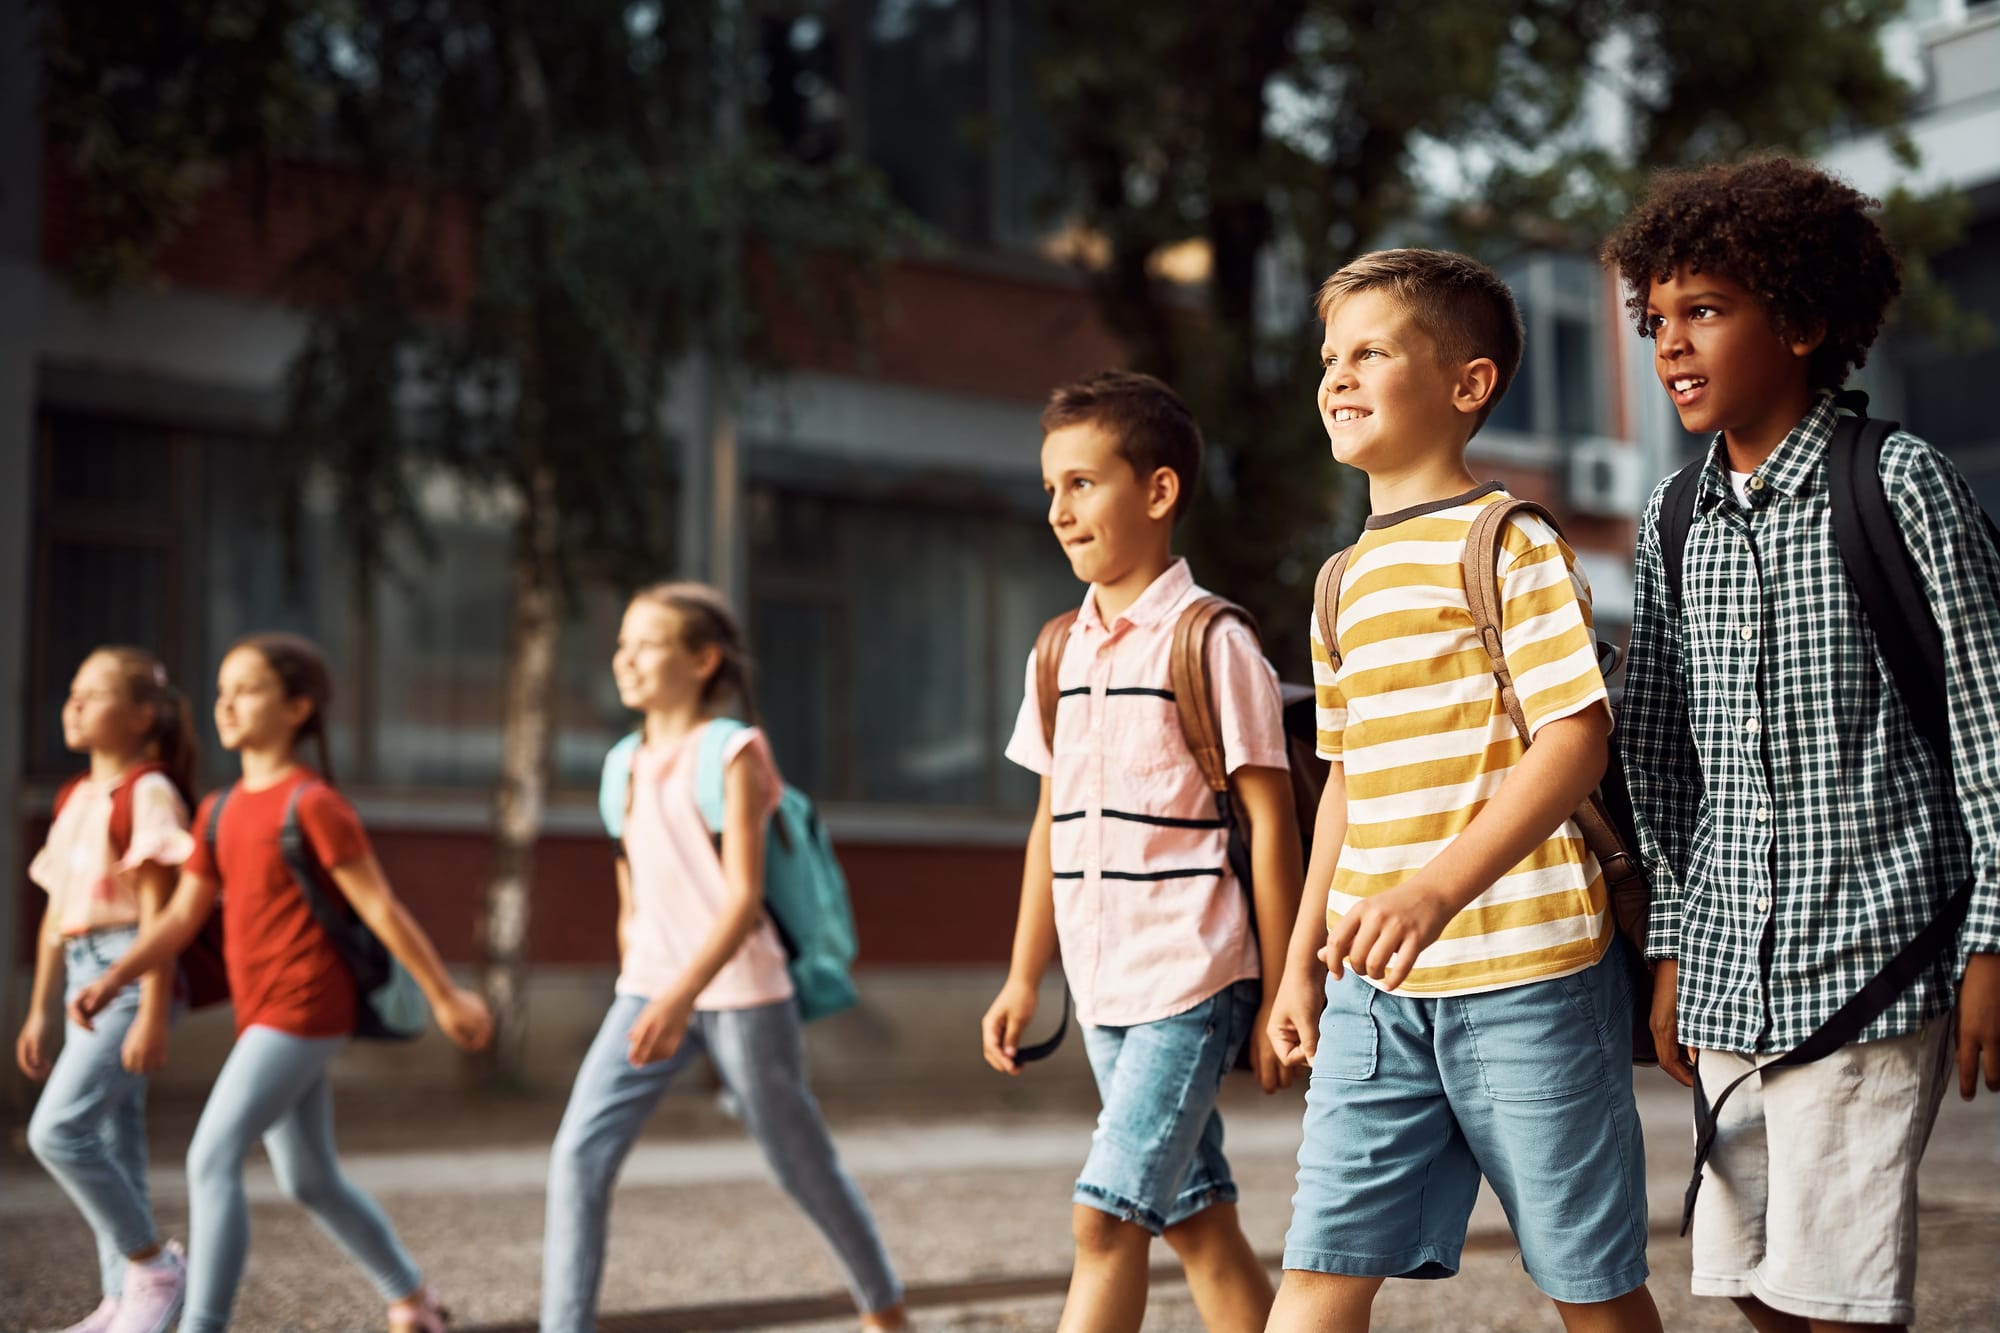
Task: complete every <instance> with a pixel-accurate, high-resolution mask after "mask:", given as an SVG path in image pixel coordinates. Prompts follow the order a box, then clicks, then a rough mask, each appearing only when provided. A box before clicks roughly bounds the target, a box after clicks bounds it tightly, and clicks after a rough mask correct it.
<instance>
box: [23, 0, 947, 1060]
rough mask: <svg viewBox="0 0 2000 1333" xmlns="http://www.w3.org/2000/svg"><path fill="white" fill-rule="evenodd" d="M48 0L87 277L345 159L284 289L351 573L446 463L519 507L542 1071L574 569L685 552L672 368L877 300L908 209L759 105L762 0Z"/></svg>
mask: <svg viewBox="0 0 2000 1333" xmlns="http://www.w3.org/2000/svg"><path fill="white" fill-rule="evenodd" d="M43 19H44V23H43V51H44V54H45V66H46V71H47V73H46V89H47V92H46V100H45V118H46V122H47V125H48V127H49V130H50V134H51V138H52V140H53V141H54V142H55V144H56V145H57V146H58V147H59V149H60V151H62V153H63V154H64V157H65V160H66V162H67V164H68V166H69V168H70V169H71V170H72V171H73V172H74V173H75V174H76V177H77V179H78V182H79V185H80V187H81V189H82V192H83V198H84V201H85V204H86V206H87V209H88V211H89V214H90V217H91V219H92V223H93V227H92V232H91V236H90V243H88V244H86V245H84V246H82V247H81V248H80V249H79V250H78V251H77V253H76V255H75V257H74V258H73V260H72V264H71V272H72V275H73V276H74V277H75V278H76V279H77V280H78V282H79V283H80V284H81V285H83V286H85V287H86V288H88V289H91V290H95V291H100V292H105V291H112V290H115V289H117V288H118V287H120V286H123V285H126V284H130V283H133V282H137V281H144V280H146V278H147V277H148V276H149V274H150V273H151V271H152V268H153V265H154V263H155V261H156V258H157V256H158V254H159V251H160V249H161V247H162V246H163V245H164V244H165V243H167V242H168V241H169V240H171V239H172V238H173V237H174V236H175V235H176V234H177V233H178V231H179V229H180V228H181V227H183V226H185V224H186V222H187V220H188V219H189V218H190V217H192V216H193V213H194V209H195V207H196V205H197V204H198V202H199V201H200V199H201V198H202V196H203V195H204V193H205V192H206V191H207V190H208V189H210V188H212V186H213V185H214V183H215V182H216V180H217V178H218V175H219V174H222V173H227V174H228V175H229V176H230V177H231V178H232V179H235V180H238V181H250V182H264V183H268V182H269V181H270V180H271V179H272V178H273V176H274V175H275V174H277V173H280V172H283V171H285V170H286V169H287V168H288V167H294V166H297V165H298V164H300V163H308V164H312V165H313V166H314V167H316V168H317V169H318V170H317V174H315V175H314V176H312V177H311V179H312V180H316V181H319V182H321V183H320V184H319V185H318V186H313V185H307V186H303V187H300V186H296V185H295V186H294V188H314V189H317V190H318V191H319V196H318V197H317V198H316V211H317V213H318V223H317V225H316V227H315V230H314V234H313V235H312V237H311V239H310V242H309V244H307V245H306V246H305V247H303V249H302V251H301V253H300V254H299V256H298V259H297V262H296V263H295V264H294V266H293V268H292V272H291V274H290V278H289V281H288V284H287V287H286V292H285V294H286V295H287V296H288V298H289V299H291V300H292V301H294V302H296V303H297V304H298V305H299V306H300V308H301V309H302V310H303V311H304V313H305V315H306V317H307V320H308V326H309V327H308V334H307V337H306V340H305V344H304V347H303V350H302V351H301V352H300V354H299V356H298V358H297V360H296V361H295V362H294V364H293V365H292V367H291V370H290V374H289V377H288V384H287V416H288V432H287V442H288V444H290V445H292V446H294V447H293V448H292V449H291V450H290V453H291V455H292V457H293V458H294V459H295V460H296V461H297V462H298V464H299V466H300V468H301V469H302V470H303V469H307V468H318V469H323V470H324V471H325V472H327V473H328V474H330V475H331V476H332V477H333V478H334V480H335V481H336V483H337V487H338V492H339V496H340V500H339V505H340V517H341V520H342V526H343V528H344V529H345V531H346V532H347V533H348V535H349V537H350V538H351V540H352V543H353V547H354V552H355V555H356V557H357V560H356V563H357V566H358V568H359V570H360V572H359V574H358V576H357V583H358V584H359V585H360V586H361V587H362V588H364V589H365V588H367V587H370V586H372V584H373V581H374V578H375V576H376V574H377V573H378V572H379V571H381V569H382V568H383V566H384V563H385V562H386V561H387V560H389V558H390V557H389V555H388V552H389V551H390V550H391V549H392V548H391V546H390V543H391V542H392V541H393V540H394V539H395V538H397V537H399V536H413V537H416V538H418V539H419V540H421V539H422V537H423V535H424V533H423V523H422V519H421V515H420V511H419V509H418V507H417V505H416V503H415V500H414V492H413V486H414V484H415V482H416V481H417V480H418V479H419V478H420V476H421V475H423V472H424V470H425V469H431V470H435V469H440V468H441V469H447V470H449V471H450V472H451V473H452V474H454V475H456V476H458V477H460V478H463V479H466V480H467V481H469V482H471V483H474V484H478V485H481V486H484V487H487V488H490V489H491V490H492V491H493V492H494V493H495V494H496V495H498V496H499V497H501V498H502V499H503V500H504V502H505V503H506V505H507V506H508V507H509V509H510V511H511V513H512V514H513V519H512V556H511V578H512V584H513V592H514V612H513V627H512V632H511V636H510V642H509V646H508V684H507V692H506V715H505V721H504V727H503V733H504V741H503V760H502V766H501V774H500V781H499V785H498V790H497V792H496V796H495V826H496V840H495V854H494V866H493V871H492V879H491V883H490V886H489V889H488V892H487V895H486V901H485V910H484V912H483V915H482V922H481V927H480V936H481V947H482V962H483V971H482V984H483V987H484V989H485V991H486V994H487V996H488V998H489V1000H490V1001H491V1002H492V1003H493V1005H494V1009H495V1013H496V1018H497V1019H498V1026H497V1037H496V1041H495V1047H494V1051H493V1053H492V1055H491V1058H490V1060H489V1062H488V1068H489V1072H498V1073H502V1074H511V1073H514V1072H517V1071H518V1069H519V1067H520V1059H521V1042H522V1039H523V1034H524V1022H523V1019H524V1009H523V999H522V991H521V980H522V957H523V949H524V945H525V941H526V938H527V928H528V922H529V916H530V902H531V895H530V862H531V856H532V852H533V849H534V845H535V841H536V838H537V836H538V830H539V827H540V822H541V814H542V807H543V803H544V797H545V791H546V786H547V780H548V768H549V756H550V744H551V733H552V722H553V717H552V714H553V705H554V685H555V655H556V644H557V638H558V634H559V630H560V626H561V623H562V620H563V617H564V615H565V613H566V608H567V607H568V606H569V605H570V604H571V601H572V599H573V596H574V594H575V591H576V588H577V586H578V583H579V580H581V579H584V578H587V577H590V576H593V575H596V576H605V575H610V576H622V577H624V578H626V579H628V580H629V579H630V578H632V577H633V576H634V574H635V572H636V571H638V570H642V569H658V568H661V567H663V565H664V564H665V563H666V560H667V558H668V557H669V555H670V551H669V549H668V545H667V540H666V539H667V538H668V536H669V535H670V534H671V532H672V526H673V525H672V524H671V523H670V522H668V521H666V520H665V516H664V515H663V514H662V512H661V510H662V508H663V502H664V499H665V497H666V496H667V495H668V493H669V490H668V488H669V485H670V483H671V475H670V474H671V468H670V467H669V462H668V456H667V441H666V439H665V437H664V434H663V428H662V424H661V411H662V407H663V405H664V401H665V395H666V391H667V375H668V372H669V371H670V370H671V368H672V366H673V364H674V363H675V362H676V361H677V360H678V359H679V358H681V357H682V356H683V355H685V354H687V353H689V352H691V351H696V350H699V351H700V352H702V353H704V354H705V355H706V356H707V358H708V359H709V360H710V362H711V364H717V365H721V366H725V367H726V366H729V365H732V364H734V363H736V362H738V361H739V360H745V359H747V360H750V361H758V360H762V359H767V358H768V357H769V355H770V353H769V347H770V343H769V340H768V339H767V338H765V337H764V336H763V335H764V334H765V332H766V331H767V330H768V328H769V324H768V319H767V316H768V315H769V313H770V312H771V311H772V310H773V309H775V308H777V307H778V306H779V305H780V304H782V305H784V306H785V307H786V308H787V309H788V310H795V309H799V308H801V307H802V308H803V309H804V312H805V313H806V314H808V315H810V316H814V317H816V318H817V319H818V320H819V321H820V322H821V323H822V325H824V326H825V327H826V328H827V329H828V330H829V331H837V330H838V329H839V328H845V327H850V326H851V321H850V322H847V323H844V322H843V316H844V315H847V316H851V314H852V309H851V298H853V297H854V296H855V290H854V288H855V284H856V283H857V282H859V281H862V280H863V278H864V276H865V273H866V271H867V269H868V267H869V265H870V264H872V263H873V262H875V261H877V260H879V259H880V258H882V257H883V256H884V255H886V254H887V253H888V252H889V250H890V248H891V247H893V246H895V245H897V244H900V243H902V242H903V241H905V240H907V239H909V237H910V236H911V234H912V233H910V231H909V230H908V228H907V226H906V224H905V223H903V222H902V221H901V219H900V215H899V213H898V212H897V210H896V209H895V208H894V207H893V205H892V204H891V203H890V202H889V200H888V198H887V196H886V194H885V193H884V192H883V191H882V189H881V187H880V186H879V184H878V182H877V181H876V179H875V178H874V176H873V175H872V174H870V173H868V172H867V171H865V170H864V169H862V168H861V167H859V166H858V165H856V164H855V163H853V162H851V161H843V160H834V161H829V162H824V163H820V164H808V163H806V162H804V161H802V160H800V159H798V158H797V157H795V156H793V155H790V154H788V153H786V152H785V151H784V150H783V148H782V147H781V146H780V145H779V144H778V143H777V142H776V141H775V136H774V135H773V134H769V133H765V132H763V129H762V127H761V125H760V124H759V122H758V120H757V115H758V111H759V105H760V102H759V99H760V97H767V94H768V91H769V90H765V89H760V88H759V87H758V86H757V84H756V81H755V79H754V77H753V73H754V70H755V68H756V67H755V65H754V62H753V60H752V53H753V52H754V50H755V46H754V43H753V38H754V37H755V36H756V35H757V34H756V32H755V30H754V27H753V25H754V24H755V23H756V21H757V20H756V10H755V6H754V4H753V3H752V2H751V0H687V2H685V3H682V2H680V0H676V2H674V3H666V2H665V0H662V2H661V3H630V2H629V0H569V2H568V3H565V4H562V5H541V4H530V3H527V0H426V2H423V3H418V2H417V0H276V2H274V3H268V4H260V5H244V4H238V3H231V0H166V2H165V3H162V4H158V5H145V6H139V7H138V8H137V9H134V7H132V6H129V5H125V4H120V3H116V2H115V0H66V2H65V3H63V4H60V5H49V6H48V7H47V8H46V9H45V10H44V13H43ZM468 252H469V258H468ZM746 255H747V256H749V261H746V259H745V256H746ZM750 261H754V268H753V267H752V264H751V262H750ZM746 272H750V273H762V274H764V275H765V276H766V278H767V280H766V281H765V282H763V283H762V284H761V285H759V284H757V283H755V282H752V281H749V279H748V278H747V277H746ZM780 292H782V294H783V295H782V299H781V298H780V296H779V293H780ZM815 297H818V298H821V299H817V300H815V299H813V298H815Z"/></svg>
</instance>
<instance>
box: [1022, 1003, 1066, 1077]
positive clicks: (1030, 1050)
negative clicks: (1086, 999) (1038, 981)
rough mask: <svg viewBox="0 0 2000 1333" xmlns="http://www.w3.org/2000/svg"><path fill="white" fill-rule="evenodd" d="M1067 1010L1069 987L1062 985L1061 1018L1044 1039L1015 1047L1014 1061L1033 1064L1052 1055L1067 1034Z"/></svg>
mask: <svg viewBox="0 0 2000 1333" xmlns="http://www.w3.org/2000/svg"><path fill="white" fill-rule="evenodd" d="M1069 1010H1070V1000H1069V987H1068V986H1067V985H1065V986H1064V987H1063V1011H1062V1019H1061V1021H1060V1022H1058V1023H1057V1024H1056V1030H1055V1032H1053V1033H1052V1034H1050V1036H1049V1037H1048V1039H1047V1040H1045V1041H1038V1042H1033V1043H1030V1044H1029V1045H1026V1046H1021V1047H1017V1048H1015V1051H1014V1063H1015V1064H1022V1065H1027V1064H1033V1063H1034V1062H1035V1061H1037V1060H1046V1059H1048V1058H1049V1057H1050V1056H1052V1055H1054V1054H1055V1053H1056V1048H1057V1047H1059V1046H1061V1045H1062V1044H1063V1038H1064V1037H1067V1036H1068V1035H1069Z"/></svg>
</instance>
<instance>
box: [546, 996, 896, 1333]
mask: <svg viewBox="0 0 2000 1333" xmlns="http://www.w3.org/2000/svg"><path fill="white" fill-rule="evenodd" d="M645 1007H646V1001H645V1000H644V999H643V998H642V997H640V996H636V995H620V996H619V997H617V999H615V1000H613V1001H612V1004H611V1010H610V1012H609V1013H607V1014H605V1016H604V1024H603V1026H602V1027H600V1028H599V1029H598V1031H597V1039H596V1040H595V1041H593V1042H592V1043H591V1046H590V1053H589V1054H588V1055H586V1056H584V1058H583V1066H582V1067H581V1068H580V1069H578V1070H577V1071H576V1082H575V1084H574V1085H573V1086H572V1087H571V1088H570V1094H569V1108H568V1109H567V1110H565V1111H564V1112H563V1120H562V1128H561V1129H559V1130H557V1131H556V1141H555V1146H554V1148H553V1149H552V1150H551V1151H550V1154H549V1193H548V1218H547V1223H546V1227H545V1230H544V1234H543V1237H542V1324H541V1328H542V1333H588V1331H589V1330H591V1329H594V1328H595V1327H596V1326H597V1290H598V1286H599V1284H600V1281H601V1280H602V1278H603V1273H604V1231H605V1217H606V1215H607V1214H608V1212H609V1211H610V1208H611V1185H612V1182H613V1181H614V1180H615V1179H616V1178H617V1175H618V1168H619V1167H621V1166H623V1165H624V1163H625V1155H626V1154H627V1153H628V1152H630V1151H631V1149H632V1142H633V1140H634V1139H636V1138H637V1137H638V1136H639V1130H640V1127H641V1126H643V1125H644V1124H645V1122H646V1118H647V1117H648V1116H649V1115H651V1114H652V1112H653V1108H654V1107H655V1106H657V1105H659V1101H660V1097H661V1095H662V1094H663V1093H665V1092H666V1090H667V1084H668V1083H670V1082H672V1081H673V1077H674V1075H675V1074H677V1073H679V1072H680V1071H681V1070H682V1069H684V1068H686V1067H687V1065H688V1063H689V1062H690V1061H691V1060H693V1059H694V1058H695V1057H696V1056H697V1055H699V1054H701V1052H702V1051H704V1050H706V1051H707V1052H708V1053H709V1056H710V1057H711V1058H712V1059H713V1060H714V1061H715V1066H716V1068H717V1070H718V1071H719V1072H720V1073H721V1075H722V1081H723V1082H724V1083H725V1084H727V1085H728V1087H729V1090H730V1091H731V1092H733V1093H735V1094H736V1096H737V1099H738V1100H739V1101H740V1102H741V1103H742V1106H743V1120H744V1123H745V1124H746V1125H747V1126H748V1128H749V1130H750V1135H751V1137H752V1138H754V1139H756V1140H757V1146H758V1147H760V1148H762V1149H763V1150H764V1158H765V1160H766V1161H767V1162H769V1163H770V1165H771V1171H772V1174H774V1175H775V1176H777V1178H778V1184H779V1185H781V1186H782V1187H783V1188H784V1190H785V1192H786V1193H787V1194H789V1195H791V1196H792V1199H793V1200H794V1201H795V1202H796V1203H797V1204H798V1205H799V1207H800V1208H801V1209H802V1210H804V1212H805V1214H806V1216H807V1217H808V1218H810V1219H811V1220H812V1222H813V1225H815V1226H817V1227H818V1228H819V1231H820V1234H821V1235H822V1236H824V1237H825V1238H826V1241H827V1244H828V1245H830V1246H832V1247H833V1251H834V1253H835V1255H836V1256H837V1257H838V1258H839V1259H840V1262H841V1265H842V1266H843V1267H844V1268H846V1270H847V1282H848V1287H849V1289H850V1290H851V1291H852V1292H853V1295H854V1300H855V1303H856V1304H857V1305H858V1306H860V1307H861V1309H862V1310H864V1311H870V1312H872V1311H876V1310H885V1309H887V1308H889V1307H890V1306H892V1305H894V1304H896V1303H897V1302H898V1301H900V1300H901V1299H902V1298H903V1286H902V1283H901V1282H900V1281H899V1280H898V1279H897V1277H896V1271H895V1269H894V1268H893V1267H891V1266H890V1263H889V1256H888V1253H887V1252H886V1251H885V1250H884V1249H883V1247H882V1238H881V1236H880V1235H879V1234H878V1233H877V1232H876V1230H875V1219H874V1217H873V1216H872V1215H871V1214H870V1213H869V1211H868V1205H867V1203H866V1202H864V1201H863V1200H862V1198H861V1192H860V1191H859V1190H858V1189H856V1188H855V1186H854V1182H853V1180H851V1179H850V1178H849V1177H848V1174H847V1172H846V1170H845V1169H844V1168H842V1166H841V1165H840V1155H839V1153H838V1152H837V1151H835V1149H834V1146H833V1136H832V1135H830V1134H828V1133H827V1129H826V1122H825V1121H824V1120H823V1119H821V1118H820V1112H819V1103H818V1102H816V1101H814V1100H813V1095H812V1090H811V1089H810V1088H808V1087H807V1086H806V1075H805V1051H804V1047H803V1044H802V1043H801V1041H800V1033H799V1014H798V1009H797V1007H796V1006H794V1005H793V1003H792V1002H791V1001H790V1000H785V1001H782V1002H780V1003H778V1004H767V1005H761V1006H759V1007H757V1008H754V1009H718V1010H707V1011H698V1012H697V1013H696V1014H695V1016H694V1021H693V1022H692V1023H691V1024H690V1025H689V1027H688V1034H687V1038H686V1040H684V1041H682V1042H681V1045H680V1049H679V1050H677V1051H675V1052H674V1053H673V1055H671V1056H669V1057H668V1058H667V1059H665V1060H661V1061H659V1062H658V1063H656V1064H650V1065H646V1066H644V1067H642V1068H638V1069H635V1068H633V1067H632V1063H631V1061H630V1060H629V1059H628V1058H627V1056H626V1038H627V1034H629V1033H630V1032H631V1030H632V1024H633V1023H634V1022H635V1021H636V1020H637V1019H638V1017H639V1012H640V1011H641V1010H642V1009H644V1008H645Z"/></svg>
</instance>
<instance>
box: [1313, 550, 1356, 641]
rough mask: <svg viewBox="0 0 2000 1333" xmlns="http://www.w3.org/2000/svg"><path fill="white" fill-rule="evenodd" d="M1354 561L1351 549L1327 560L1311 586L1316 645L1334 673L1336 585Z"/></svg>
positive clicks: (1336, 623) (1337, 635) (1337, 596)
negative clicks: (1349, 562) (1323, 649)
mask: <svg viewBox="0 0 2000 1333" xmlns="http://www.w3.org/2000/svg"><path fill="white" fill-rule="evenodd" d="M1353 558H1354V548H1353V547H1352V546H1350V547H1348V548H1347V549H1346V550H1344V551H1342V552H1340V553H1339V554H1338V555H1333V556H1329V557H1327V561H1326V563H1325V564H1323V565H1321V566H1320V567H1319V578H1318V579H1317V580H1315V581H1314V583H1313V616H1314V618H1315V619H1317V620H1318V622H1319V641H1320V642H1321V643H1322V644H1324V645H1326V660H1327V661H1329V662H1331V663H1333V669H1334V670H1335V671H1338V670H1340V635H1339V633H1338V632H1337V631H1338V628H1339V624H1340V581H1341V580H1342V579H1344V578H1346V577H1347V562H1348V561H1350V560H1352V559H1353Z"/></svg>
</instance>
